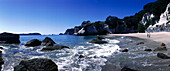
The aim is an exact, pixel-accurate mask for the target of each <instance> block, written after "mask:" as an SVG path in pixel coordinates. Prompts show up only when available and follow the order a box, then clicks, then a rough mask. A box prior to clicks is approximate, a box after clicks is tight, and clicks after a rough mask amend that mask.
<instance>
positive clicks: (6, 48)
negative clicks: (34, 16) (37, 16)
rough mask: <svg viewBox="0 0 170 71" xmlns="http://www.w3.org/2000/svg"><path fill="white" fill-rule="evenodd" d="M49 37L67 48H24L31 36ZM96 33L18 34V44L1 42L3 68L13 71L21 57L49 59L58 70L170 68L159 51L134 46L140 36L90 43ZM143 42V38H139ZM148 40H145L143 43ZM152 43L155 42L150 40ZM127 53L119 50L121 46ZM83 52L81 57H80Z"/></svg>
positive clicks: (90, 70)
mask: <svg viewBox="0 0 170 71" xmlns="http://www.w3.org/2000/svg"><path fill="white" fill-rule="evenodd" d="M45 37H50V38H52V39H53V40H54V41H55V42H56V44H57V45H65V46H68V47H70V49H62V50H55V51H50V52H43V51H41V49H42V48H44V47H43V46H37V47H26V46H24V44H26V42H28V41H30V40H32V39H39V40H41V41H42V40H43V39H45ZM96 37H98V36H73V35H52V36H46V35H32V36H31V35H29V36H28V35H26V36H20V41H21V43H20V44H19V45H15V44H11V45H9V44H1V45H0V46H1V47H3V49H2V50H1V51H2V57H3V60H4V61H5V63H4V65H3V66H2V71H13V70H14V67H15V66H16V65H18V64H19V63H20V61H22V60H29V59H34V58H48V59H51V60H52V61H54V62H55V63H56V64H57V65H58V69H59V71H120V70H121V68H122V67H124V66H126V67H129V68H132V69H135V70H140V71H150V70H154V71H167V70H169V69H170V67H169V63H170V60H162V59H159V58H158V57H157V56H156V54H157V53H158V52H146V51H144V49H145V48H151V49H152V50H153V49H155V47H147V46H144V45H136V44H137V43H139V42H141V41H140V40H139V39H136V38H130V37H114V36H101V37H105V38H106V39H103V40H105V41H107V42H108V43H106V44H92V43H89V41H90V40H92V39H95V38H96ZM142 42H144V41H142ZM144 43H148V42H144ZM152 44H155V42H154V43H152ZM124 48H126V49H128V50H129V51H128V52H121V51H120V50H122V49H124ZM80 55H83V56H84V57H83V58H79V56H80Z"/></svg>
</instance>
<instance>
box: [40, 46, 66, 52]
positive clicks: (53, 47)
mask: <svg viewBox="0 0 170 71" xmlns="http://www.w3.org/2000/svg"><path fill="white" fill-rule="evenodd" d="M64 48H67V49H69V47H67V46H63V45H54V46H48V47H45V48H43V49H42V50H41V51H53V50H61V49H64Z"/></svg>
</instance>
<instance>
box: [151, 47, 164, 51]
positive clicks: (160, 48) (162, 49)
mask: <svg viewBox="0 0 170 71" xmlns="http://www.w3.org/2000/svg"><path fill="white" fill-rule="evenodd" d="M154 51H167V48H166V47H157V48H156V49H155V50H154Z"/></svg>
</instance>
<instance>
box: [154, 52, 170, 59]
mask: <svg viewBox="0 0 170 71" xmlns="http://www.w3.org/2000/svg"><path fill="white" fill-rule="evenodd" d="M157 57H159V58H161V59H170V57H169V56H167V55H165V54H163V53H157Z"/></svg>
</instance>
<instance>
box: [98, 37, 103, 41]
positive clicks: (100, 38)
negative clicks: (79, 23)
mask: <svg viewBox="0 0 170 71" xmlns="http://www.w3.org/2000/svg"><path fill="white" fill-rule="evenodd" d="M97 39H99V40H102V39H105V38H104V37H97Z"/></svg>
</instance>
